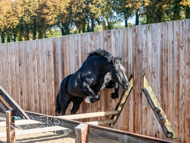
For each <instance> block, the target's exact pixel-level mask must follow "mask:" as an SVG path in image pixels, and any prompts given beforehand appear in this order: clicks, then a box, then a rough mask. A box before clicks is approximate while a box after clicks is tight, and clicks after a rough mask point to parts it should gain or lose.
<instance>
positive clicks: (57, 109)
mask: <svg viewBox="0 0 190 143" xmlns="http://www.w3.org/2000/svg"><path fill="white" fill-rule="evenodd" d="M55 112H57V113H58V114H60V113H61V105H60V104H59V92H58V94H57V98H56V108H55Z"/></svg>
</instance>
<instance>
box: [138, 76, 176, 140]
mask: <svg viewBox="0 0 190 143" xmlns="http://www.w3.org/2000/svg"><path fill="white" fill-rule="evenodd" d="M142 90H143V92H144V94H145V96H146V98H147V100H148V102H149V104H150V106H151V108H152V110H153V112H154V114H155V116H156V118H157V120H158V122H159V123H160V125H161V127H162V129H163V131H164V133H165V135H166V137H168V138H172V139H176V138H177V136H176V134H175V132H174V130H173V129H172V126H171V124H170V122H169V121H168V119H167V117H166V114H165V112H164V111H163V110H162V108H161V105H160V103H159V102H158V100H157V98H156V95H155V94H154V92H153V90H152V88H151V87H150V85H149V83H148V81H147V79H146V78H145V77H144V88H143V89H142Z"/></svg>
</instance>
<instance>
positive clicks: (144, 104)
mask: <svg viewBox="0 0 190 143" xmlns="http://www.w3.org/2000/svg"><path fill="white" fill-rule="evenodd" d="M141 30H142V34H141V41H142V42H141V45H142V75H145V76H147V68H148V67H147V63H148V61H147V60H148V57H147V56H148V55H147V54H148V48H147V25H142V29H141ZM142 84H144V83H142ZM147 108H148V102H147V99H146V97H145V95H144V93H143V92H142V134H143V135H145V134H147Z"/></svg>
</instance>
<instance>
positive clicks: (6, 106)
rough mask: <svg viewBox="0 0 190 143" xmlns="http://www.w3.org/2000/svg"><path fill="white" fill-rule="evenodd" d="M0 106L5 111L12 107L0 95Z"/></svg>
mask: <svg viewBox="0 0 190 143" xmlns="http://www.w3.org/2000/svg"><path fill="white" fill-rule="evenodd" d="M0 108H1V109H2V110H3V112H4V113H5V112H6V111H7V110H9V109H12V108H11V106H10V105H9V104H8V103H7V102H6V101H5V100H4V99H3V97H2V96H1V95H0Z"/></svg>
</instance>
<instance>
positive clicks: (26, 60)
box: [23, 41, 31, 110]
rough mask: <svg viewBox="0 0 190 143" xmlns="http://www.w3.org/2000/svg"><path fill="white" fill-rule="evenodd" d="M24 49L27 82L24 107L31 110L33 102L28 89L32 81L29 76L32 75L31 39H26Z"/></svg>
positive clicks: (25, 84)
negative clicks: (30, 58) (30, 61)
mask: <svg viewBox="0 0 190 143" xmlns="http://www.w3.org/2000/svg"><path fill="white" fill-rule="evenodd" d="M24 43H25V44H24V50H25V55H24V77H25V83H24V88H25V94H24V107H23V109H25V110H30V106H31V104H30V103H31V102H30V92H29V90H28V89H30V82H29V76H30V70H29V68H30V67H29V65H30V63H29V55H30V51H29V50H30V43H29V41H24Z"/></svg>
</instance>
